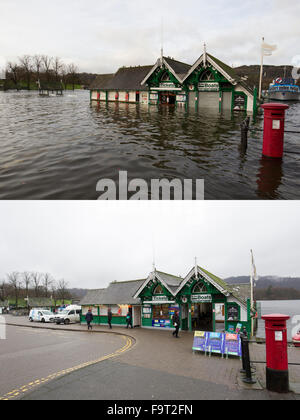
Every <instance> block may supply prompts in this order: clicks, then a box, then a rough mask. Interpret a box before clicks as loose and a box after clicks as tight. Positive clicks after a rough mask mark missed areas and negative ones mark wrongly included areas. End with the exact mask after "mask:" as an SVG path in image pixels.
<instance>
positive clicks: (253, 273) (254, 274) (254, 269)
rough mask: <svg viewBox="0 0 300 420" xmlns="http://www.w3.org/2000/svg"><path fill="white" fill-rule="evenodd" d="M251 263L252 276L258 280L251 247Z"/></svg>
mask: <svg viewBox="0 0 300 420" xmlns="http://www.w3.org/2000/svg"><path fill="white" fill-rule="evenodd" d="M251 263H252V278H253V280H254V281H257V280H258V275H257V271H256V266H255V262H254V257H253V251H252V249H251Z"/></svg>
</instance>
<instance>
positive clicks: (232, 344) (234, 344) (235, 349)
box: [224, 333, 242, 357]
mask: <svg viewBox="0 0 300 420" xmlns="http://www.w3.org/2000/svg"><path fill="white" fill-rule="evenodd" d="M224 346H225V347H224V354H226V355H227V354H228V355H230V356H239V357H241V356H242V344H241V339H240V336H239V334H230V333H227V334H225V343H224Z"/></svg>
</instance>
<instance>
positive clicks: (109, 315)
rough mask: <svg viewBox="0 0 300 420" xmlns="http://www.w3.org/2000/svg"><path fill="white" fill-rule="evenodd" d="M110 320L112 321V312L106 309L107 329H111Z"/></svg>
mask: <svg viewBox="0 0 300 420" xmlns="http://www.w3.org/2000/svg"><path fill="white" fill-rule="evenodd" d="M111 320H112V312H111V309H110V308H108V311H107V322H108V325H109V328H110V329H112V326H111Z"/></svg>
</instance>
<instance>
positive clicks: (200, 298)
mask: <svg viewBox="0 0 300 420" xmlns="http://www.w3.org/2000/svg"><path fill="white" fill-rule="evenodd" d="M191 301H192V302H193V303H206V302H212V296H211V295H192V296H191Z"/></svg>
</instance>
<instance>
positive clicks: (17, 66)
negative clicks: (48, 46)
mask: <svg viewBox="0 0 300 420" xmlns="http://www.w3.org/2000/svg"><path fill="white" fill-rule="evenodd" d="M5 75H6V81H5V86H4V88H7V89H10V88H14V89H28V90H31V89H37V87H38V82H46V83H58V82H59V83H62V84H63V86H64V88H65V89H66V88H67V85H68V84H70V85H72V87H73V89H74V88H75V85H76V84H78V83H79V77H78V68H77V66H76V65H75V64H74V63H70V64H65V63H64V62H63V61H62V60H61V59H60V58H59V57H49V56H48V55H39V54H36V55H23V56H22V57H19V58H18V60H17V61H9V62H8V63H7V65H6V71H5Z"/></svg>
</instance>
